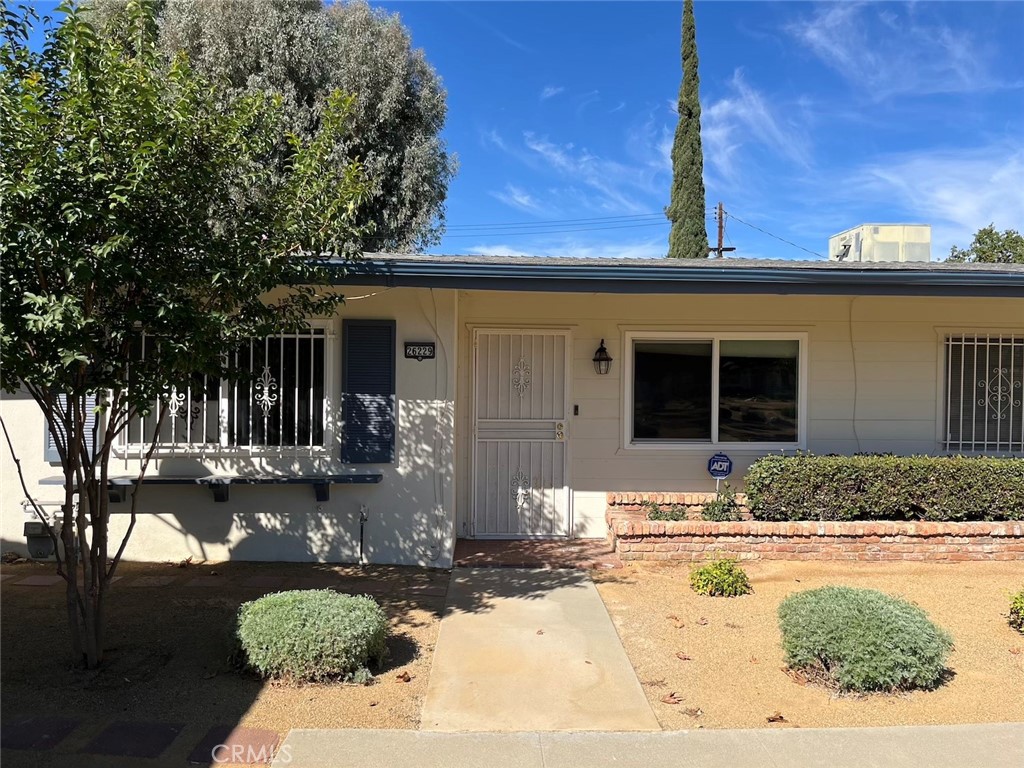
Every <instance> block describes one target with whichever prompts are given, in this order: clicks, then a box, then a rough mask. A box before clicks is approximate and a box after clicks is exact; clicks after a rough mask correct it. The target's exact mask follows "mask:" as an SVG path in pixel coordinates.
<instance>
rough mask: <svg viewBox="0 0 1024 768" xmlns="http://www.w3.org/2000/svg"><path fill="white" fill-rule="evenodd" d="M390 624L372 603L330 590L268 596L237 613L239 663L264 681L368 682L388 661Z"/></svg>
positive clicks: (247, 604) (376, 605)
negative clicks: (372, 668) (371, 669)
mask: <svg viewBox="0 0 1024 768" xmlns="http://www.w3.org/2000/svg"><path fill="white" fill-rule="evenodd" d="M387 635H388V620H387V616H386V615H385V614H384V611H383V610H382V609H381V607H380V606H379V605H378V604H377V603H376V602H375V601H374V600H373V599H372V598H370V597H355V596H351V595H341V594H338V593H337V592H334V591H332V590H329V589H316V590H294V591H291V592H278V593H275V594H272V595H265V596H264V597H261V598H259V599H258V600H253V601H252V602H249V603H243V604H242V605H241V606H240V607H239V609H238V616H237V619H236V623H235V639H236V641H237V644H238V648H237V652H238V654H237V655H238V661H239V663H240V664H241V665H242V666H243V667H245V668H247V669H249V670H251V671H253V672H255V673H256V674H258V675H260V676H261V677H264V678H285V679H289V680H294V681H304V682H318V681H325V680H344V681H354V682H365V681H366V680H368V679H369V677H370V672H369V666H370V665H371V664H374V665H377V666H379V665H380V664H382V663H383V662H384V660H385V658H386V657H387Z"/></svg>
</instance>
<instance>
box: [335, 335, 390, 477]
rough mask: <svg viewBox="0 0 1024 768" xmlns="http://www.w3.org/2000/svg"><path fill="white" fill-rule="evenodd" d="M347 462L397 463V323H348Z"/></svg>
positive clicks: (344, 356)
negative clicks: (395, 461)
mask: <svg viewBox="0 0 1024 768" xmlns="http://www.w3.org/2000/svg"><path fill="white" fill-rule="evenodd" d="M341 344H342V348H341V360H342V362H341V391H342V394H341V419H342V435H341V460H342V461H343V462H345V463H346V464H386V463H390V462H393V461H394V460H395V321H394V320H344V321H342V338H341Z"/></svg>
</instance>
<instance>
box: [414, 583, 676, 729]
mask: <svg viewBox="0 0 1024 768" xmlns="http://www.w3.org/2000/svg"><path fill="white" fill-rule="evenodd" d="M420 727H421V728H423V729H424V730H428V731H454V732H458V731H483V732H491V731H657V730H658V729H659V726H658V721H657V719H656V718H655V717H654V712H652V711H651V706H650V704H648V702H647V697H646V696H645V695H644V692H643V689H642V688H641V687H640V683H639V681H638V680H637V679H636V673H635V672H634V671H633V667H632V665H631V664H630V663H629V659H628V658H627V656H626V652H625V651H624V650H623V648H622V643H621V642H620V641H619V636H618V634H617V633H616V632H615V627H614V626H613V625H612V622H611V619H610V618H609V617H608V611H607V609H606V608H605V606H604V603H603V602H602V601H601V597H600V596H599V595H598V594H597V589H596V588H595V587H594V583H593V582H592V581H591V580H590V577H589V576H588V575H587V573H586V572H585V571H578V570H550V571H549V570H534V569H524V568H456V569H455V570H454V571H453V572H452V578H451V581H450V582H449V586H448V599H447V605H446V608H445V615H444V618H442V619H441V630H440V633H439V635H438V639H437V647H436V648H435V649H434V661H433V665H432V667H431V670H430V682H429V683H428V685H427V693H426V698H425V700H424V702H423V714H422V717H421V726H420Z"/></svg>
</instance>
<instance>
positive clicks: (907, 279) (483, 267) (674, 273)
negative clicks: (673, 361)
mask: <svg viewBox="0 0 1024 768" xmlns="http://www.w3.org/2000/svg"><path fill="white" fill-rule="evenodd" d="M330 266H331V268H332V270H333V271H334V272H335V274H336V278H335V279H334V281H333V282H334V283H335V284H338V285H387V286H392V287H418V288H453V289H461V290H489V291H542V292H563V293H629V294H654V293H661V294H666V293H668V294H672V293H675V294H723V293H731V294H776V295H789V294H813V295H879V296H977V297H1015V298H1020V297H1024V274H1016V273H997V272H979V271H974V272H955V271H948V272H940V271H911V270H906V271H902V270H891V271H879V270H872V271H869V270H865V271H852V270H851V271H844V272H837V271H836V270H834V269H814V268H806V267H804V268H801V269H784V268H782V269H780V268H778V267H745V268H736V267H723V268H718V269H715V268H710V267H708V266H702V267H698V268H687V267H685V266H674V265H673V266H664V267H661V266H650V265H644V266H637V267H631V266H622V265H614V266H608V265H599V266H593V267H587V266H582V267H581V266H579V265H565V264H550V265H546V264H536V263H531V264H510V263H460V262H443V261H437V262H429V261H422V260H419V261H399V260H387V261H383V260H372V259H366V260H361V261H354V262H349V263H344V264H341V263H337V262H335V263H332V264H331V265H330Z"/></svg>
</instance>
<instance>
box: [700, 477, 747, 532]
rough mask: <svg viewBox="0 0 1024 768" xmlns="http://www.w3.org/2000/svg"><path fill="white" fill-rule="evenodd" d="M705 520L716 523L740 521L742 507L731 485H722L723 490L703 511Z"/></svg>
mask: <svg viewBox="0 0 1024 768" xmlns="http://www.w3.org/2000/svg"><path fill="white" fill-rule="evenodd" d="M700 516H701V518H702V519H703V520H708V521H711V522H715V523H731V522H735V521H737V520H739V519H740V505H739V504H737V503H736V490H735V489H734V488H733V487H732V486H731V485H729V483H723V484H722V490H721V491H720V492H719V493H718V494H716V495H715V498H714V499H712V500H711V501H709V502H708V503H707V504H705V505H704V507H703V508H702V509H701V512H700Z"/></svg>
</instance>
